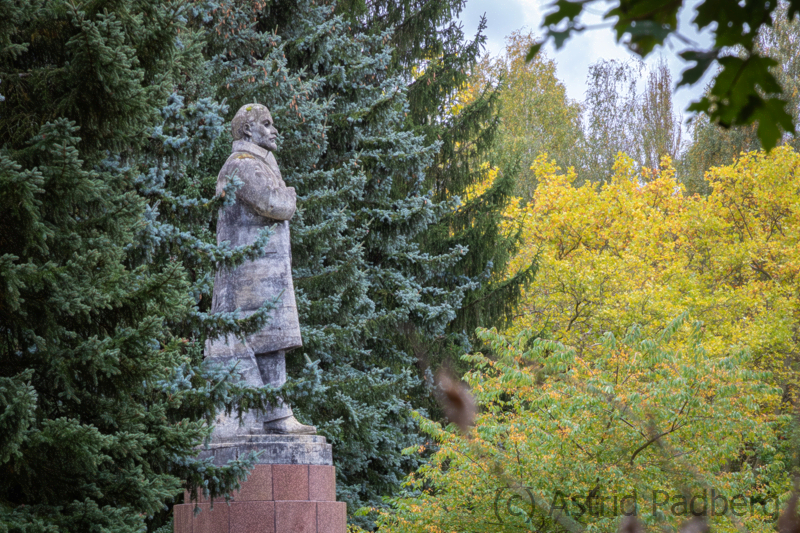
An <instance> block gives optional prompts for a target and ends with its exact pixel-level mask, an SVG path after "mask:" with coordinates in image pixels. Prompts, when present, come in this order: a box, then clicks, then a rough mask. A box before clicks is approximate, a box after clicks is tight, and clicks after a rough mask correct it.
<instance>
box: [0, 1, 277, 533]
mask: <svg viewBox="0 0 800 533" xmlns="http://www.w3.org/2000/svg"><path fill="white" fill-rule="evenodd" d="M3 9H4V11H3V13H4V16H6V14H7V15H8V18H6V19H4V21H3V23H2V24H3V34H2V37H0V38H1V39H2V40H0V46H2V48H0V73H2V86H1V87H2V89H3V90H2V94H3V98H1V99H0V100H2V103H0V146H1V147H2V148H1V149H0V210H2V212H3V217H2V218H0V279H1V280H2V285H0V286H2V287H3V290H2V292H0V531H53V532H54V531H109V532H110V531H114V532H123V531H124V532H127V531H130V532H133V531H137V532H138V531H142V530H143V529H145V528H146V529H150V530H153V529H155V528H158V527H159V526H160V525H162V524H166V525H165V527H166V528H167V529H169V527H170V526H169V508H168V507H165V505H166V504H168V503H170V502H173V501H175V498H176V497H177V498H178V499H180V498H181V497H182V496H181V495H182V493H183V490H184V488H189V489H192V488H194V487H204V488H205V489H206V490H207V491H208V492H209V493H210V494H212V495H220V494H224V493H227V492H229V491H230V490H231V489H232V488H233V487H235V486H236V485H237V483H238V482H239V481H240V480H241V479H243V477H244V476H245V475H246V473H247V469H248V468H249V467H250V466H251V465H252V458H244V459H243V460H240V461H236V462H234V463H232V464H230V465H228V466H226V467H214V466H213V465H211V464H209V463H208V462H207V461H198V460H197V459H196V458H195V457H196V454H197V446H199V445H200V444H201V443H202V442H203V440H204V439H205V438H207V437H208V435H209V432H210V426H209V424H208V421H209V420H212V419H213V417H214V415H215V414H216V412H217V410H219V409H231V408H233V407H234V406H236V405H239V406H242V407H245V408H246V407H250V406H256V407H257V406H259V405H263V402H264V401H266V399H268V398H269V397H274V394H272V395H270V394H269V392H270V391H267V392H266V393H263V394H262V393H261V392H259V391H254V390H247V389H241V388H240V387H238V386H236V385H235V384H234V383H233V380H232V372H231V370H230V369H225V368H212V367H210V366H209V365H206V364H204V363H203V361H202V350H201V346H202V339H203V338H205V337H207V336H209V335H214V334H216V333H218V332H220V331H234V332H236V333H241V332H245V331H250V330H252V329H254V328H257V327H260V326H261V325H263V324H264V322H265V321H266V320H267V318H268V312H269V308H268V307H265V309H264V310H263V312H261V313H259V314H257V315H258V316H256V317H255V319H248V320H246V321H238V320H236V316H232V315H219V316H212V315H208V314H206V313H203V312H202V311H201V310H200V309H199V307H198V302H199V301H201V298H202V296H203V295H204V294H209V290H210V282H209V277H208V275H201V276H194V275H193V272H192V271H193V270H194V269H197V270H198V271H201V272H202V271H205V272H208V271H212V270H213V267H214V265H216V264H217V263H221V264H236V263H239V262H241V261H243V260H245V259H246V258H248V257H253V256H254V255H255V254H258V253H260V252H259V250H258V249H257V247H250V248H246V249H236V250H231V249H227V248H225V247H217V246H216V244H215V243H212V242H209V241H210V239H208V238H206V235H205V234H204V233H203V231H198V232H197V234H193V233H192V232H191V231H186V229H187V228H188V229H192V228H193V227H194V228H197V229H202V228H205V232H206V233H208V228H209V225H210V224H211V221H212V215H213V213H215V212H216V210H217V209H218V208H219V204H220V201H219V200H217V201H215V202H205V203H203V202H199V201H198V200H197V199H196V198H192V197H190V196H187V195H180V194H174V193H173V192H172V191H171V190H170V188H169V187H167V186H165V185H166V184H167V183H168V182H169V181H178V180H177V178H179V177H180V176H179V174H181V172H182V171H183V169H185V168H186V167H187V165H190V164H192V163H193V161H194V160H195V158H196V157H197V155H198V154H199V153H200V152H202V151H203V150H204V148H206V147H208V146H209V145H210V143H211V142H213V141H214V139H215V138H216V137H217V136H218V135H219V134H220V132H221V131H222V118H221V114H222V113H224V111H225V110H226V109H225V108H224V106H222V105H221V104H217V103H214V102H213V101H211V100H209V99H198V100H196V101H193V102H187V103H184V100H183V98H182V97H181V96H180V95H177V94H173V95H172V96H170V92H171V91H172V90H173V89H175V88H177V87H181V86H184V85H185V84H186V82H187V80H188V79H191V78H192V77H193V76H197V78H198V79H199V78H202V76H201V74H198V72H200V73H201V72H202V68H203V67H204V62H203V61H202V55H200V54H199V51H198V48H197V46H196V45H195V44H193V43H196V42H197V41H196V39H194V38H193V37H192V35H191V32H190V31H189V27H188V26H187V25H186V23H187V20H188V18H189V17H190V16H191V13H190V12H189V10H188V9H187V8H186V6H185V5H183V3H182V2H161V1H160V0H158V1H156V0H152V1H151V0H131V1H122V2H117V3H115V4H114V5H113V6H109V5H106V6H99V5H97V3H94V2H75V3H70V4H69V5H68V4H61V3H52V2H27V3H18V2H16V3H15V2H3ZM159 210H161V212H160V211H159ZM163 212H166V213H169V214H168V215H165V214H163ZM173 222H175V223H173ZM266 238H267V236H266V235H265V239H266ZM261 244H263V242H262V243H261ZM272 392H273V393H274V391H272Z"/></svg>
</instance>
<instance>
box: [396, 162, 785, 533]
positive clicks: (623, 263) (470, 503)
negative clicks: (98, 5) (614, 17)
mask: <svg viewBox="0 0 800 533" xmlns="http://www.w3.org/2000/svg"><path fill="white" fill-rule="evenodd" d="M798 170H800V155H798V154H796V153H795V152H793V151H792V150H791V149H789V148H778V149H776V150H774V151H773V152H772V153H770V154H769V155H767V154H764V153H750V154H743V155H742V156H741V157H740V159H739V160H738V161H737V162H736V163H735V164H733V165H730V166H727V167H721V168H716V169H713V170H712V171H710V172H709V174H708V176H707V178H708V180H709V183H710V184H711V187H713V193H712V194H710V195H709V196H707V197H700V196H686V195H685V194H684V193H683V190H682V188H681V186H680V184H679V182H678V181H677V180H676V178H675V170H674V168H673V167H672V164H671V162H670V161H669V160H668V159H665V160H663V161H662V165H661V168H660V169H656V170H644V171H637V170H636V168H635V165H634V163H633V161H631V160H630V159H629V158H626V157H625V156H622V155H621V156H620V157H619V158H618V160H617V163H616V166H615V172H614V175H613V178H612V179H611V180H610V181H609V182H606V183H602V184H584V185H581V186H574V185H573V183H574V181H575V176H574V175H572V174H571V173H569V172H566V173H562V172H560V171H559V169H558V168H556V167H555V165H554V164H550V163H548V161H547V158H546V157H545V156H542V157H540V158H538V159H537V160H536V162H535V164H534V165H533V171H534V172H535V173H536V176H537V179H538V183H539V185H538V188H537V190H536V192H535V195H534V197H533V201H532V202H531V203H530V204H529V205H522V204H521V203H520V202H515V203H512V205H511V206H510V207H509V209H508V212H507V218H508V222H509V230H511V229H512V228H517V227H519V226H520V225H521V227H522V231H523V232H524V240H525V243H526V246H525V248H524V249H523V250H522V251H521V253H520V255H519V256H518V257H517V258H516V261H518V262H519V264H526V263H529V262H530V261H531V260H532V259H533V257H534V256H537V255H538V258H539V261H540V268H539V272H538V275H537V277H536V279H535V281H534V283H533V284H532V285H531V286H530V287H528V289H527V290H526V294H525V298H524V304H523V306H522V308H521V309H520V314H519V316H518V317H517V319H516V321H515V323H514V325H513V327H512V328H510V330H509V331H506V332H505V333H499V332H496V331H485V330H484V331H480V332H479V336H480V337H481V339H482V340H483V342H484V343H485V345H486V346H487V347H489V349H490V352H491V354H492V356H491V357H487V356H485V355H483V354H473V355H468V356H466V359H467V360H468V361H469V362H470V363H471V364H472V367H473V368H474V370H473V371H472V372H469V373H468V374H467V375H466V376H465V380H466V381H467V382H468V383H469V385H470V387H471V388H472V391H473V394H474V395H475V399H476V401H477V403H478V405H479V406H480V408H481V409H480V413H479V414H478V416H477V419H476V423H475V428H474V429H473V430H472V432H471V433H470V434H469V435H467V436H466V437H465V436H462V435H459V434H458V433H457V431H456V430H455V428H453V427H452V426H451V427H448V428H442V427H441V426H439V425H438V424H436V423H433V422H431V421H429V420H426V419H425V418H423V417H420V422H421V424H422V426H423V428H424V429H425V430H426V431H427V432H428V433H429V434H430V435H431V436H432V445H434V448H433V449H434V450H435V452H434V453H433V454H432V456H431V458H430V460H429V462H428V463H427V464H426V465H425V466H424V467H422V468H421V469H420V470H419V471H418V472H416V473H415V474H414V475H412V476H411V477H410V478H409V480H408V485H407V493H406V494H404V495H402V496H401V497H398V498H396V499H395V500H393V502H392V503H393V510H392V511H391V512H386V513H384V515H383V521H382V529H381V530H382V531H391V532H394V533H412V532H414V533H422V532H426V533H434V532H450V531H458V532H461V531H470V532H505V531H509V532H510V531H547V532H550V531H553V532H560V531H570V532H573V533H582V532H587V533H588V532H595V531H603V532H614V531H616V530H617V528H618V527H619V523H620V520H621V518H622V516H623V515H624V514H626V513H631V512H635V513H636V514H637V516H638V517H639V518H640V519H641V520H642V521H643V522H644V524H645V525H646V527H647V528H648V530H652V531H661V530H662V529H663V528H666V529H667V530H670V529H671V530H674V529H675V528H677V527H679V526H680V524H682V523H683V522H685V521H686V520H687V519H688V518H691V517H692V513H693V512H694V511H697V513H695V514H702V515H703V516H705V517H706V519H708V520H709V522H710V523H711V525H712V530H713V531H714V532H715V533H717V532H729V531H730V532H733V531H764V532H766V531H773V530H774V523H775V519H776V518H777V511H779V510H780V509H781V508H782V507H783V505H784V503H785V501H786V499H787V498H788V496H789V492H790V490H791V486H792V483H791V473H790V470H791V468H790V465H791V464H792V462H793V457H792V455H793V454H794V453H795V448H796V444H792V436H791V434H790V428H791V427H793V426H792V425H791V423H790V420H791V418H792V415H793V414H792V413H788V412H786V411H787V410H786V409H785V408H783V407H782V406H783V405H785V403H784V402H786V401H787V400H789V399H793V396H794V389H795V384H796V382H797V381H798V380H797V376H796V359H797V351H798V344H797V343H798V324H799V323H800V322H798V319H799V318H800V316H799V315H798V301H799V300H800V286H798V268H800V248H798V244H799V243H798V237H800V176H799V175H798ZM409 453H418V450H409ZM723 503H724V506H725V508H724V512H722V511H721V507H722V505H723ZM701 511H702V512H701Z"/></svg>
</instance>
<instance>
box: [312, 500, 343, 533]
mask: <svg viewBox="0 0 800 533" xmlns="http://www.w3.org/2000/svg"><path fill="white" fill-rule="evenodd" d="M317 533H347V504H346V503H344V502H317Z"/></svg>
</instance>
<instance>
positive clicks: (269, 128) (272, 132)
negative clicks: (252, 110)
mask: <svg viewBox="0 0 800 533" xmlns="http://www.w3.org/2000/svg"><path fill="white" fill-rule="evenodd" d="M244 132H245V134H246V135H249V136H250V142H251V143H253V144H256V145H258V146H260V147H261V148H264V149H265V150H269V151H270V152H272V151H275V150H277V149H278V144H277V139H278V130H277V128H275V124H273V122H272V115H271V114H269V113H264V114H263V115H261V117H260V118H259V119H258V120H254V121H252V122H248V123H247V124H246V125H245V127H244Z"/></svg>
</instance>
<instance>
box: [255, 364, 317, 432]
mask: <svg viewBox="0 0 800 533" xmlns="http://www.w3.org/2000/svg"><path fill="white" fill-rule="evenodd" d="M256 361H257V362H258V370H259V371H260V372H261V381H263V382H264V384H265V385H272V386H273V387H280V386H281V385H283V384H284V383H286V352H285V351H283V350H280V351H277V352H269V353H262V354H257V355H256ZM262 420H263V421H264V431H265V432H267V433H275V434H281V435H314V434H315V433H316V432H317V428H315V427H314V426H306V425H303V424H301V423H300V422H298V421H297V419H295V417H294V415H293V414H292V408H291V407H289V406H288V405H286V403H285V402H283V401H281V402H280V404H278V405H271V406H270V408H269V409H267V410H266V411H265V412H264V414H263V415H262Z"/></svg>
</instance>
